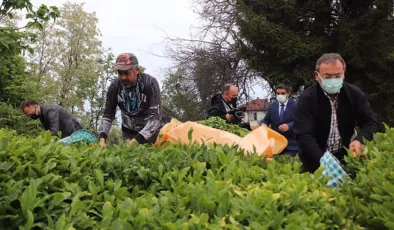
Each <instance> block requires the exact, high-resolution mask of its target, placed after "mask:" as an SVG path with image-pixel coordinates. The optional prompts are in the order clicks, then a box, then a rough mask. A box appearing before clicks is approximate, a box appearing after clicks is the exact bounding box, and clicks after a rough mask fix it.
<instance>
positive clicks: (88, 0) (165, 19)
mask: <svg viewBox="0 0 394 230" xmlns="http://www.w3.org/2000/svg"><path fill="white" fill-rule="evenodd" d="M65 2H67V1H66V0H32V3H33V5H34V6H35V7H38V6H39V5H41V4H46V5H55V6H58V7H60V6H61V5H62V4H63V3H65ZM69 2H76V3H81V2H85V7H84V8H85V11H87V12H93V11H94V12H96V14H97V17H98V19H99V23H98V28H99V30H100V31H101V33H102V37H101V40H102V41H103V46H104V47H105V48H111V49H112V52H113V53H114V54H115V55H117V54H119V53H123V52H132V53H134V54H135V55H136V56H137V58H138V61H139V63H140V65H142V66H144V67H146V69H147V70H146V72H147V73H149V74H151V75H153V76H155V77H156V78H157V79H158V80H159V81H160V82H162V81H163V78H164V73H165V70H166V68H168V67H169V66H171V60H168V59H166V58H163V57H157V56H155V55H153V54H152V53H154V54H158V55H163V54H164V49H165V45H166V44H165V43H164V36H165V33H164V32H163V30H164V31H165V32H166V33H168V34H169V35H171V36H178V37H185V38H186V37H189V34H190V28H191V26H192V25H197V24H198V17H197V15H196V14H195V13H193V9H192V1H191V0H169V1H162V0H113V1H108V0H85V1H83V0H71V1H69Z"/></svg>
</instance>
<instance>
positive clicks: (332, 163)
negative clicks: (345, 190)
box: [320, 151, 350, 188]
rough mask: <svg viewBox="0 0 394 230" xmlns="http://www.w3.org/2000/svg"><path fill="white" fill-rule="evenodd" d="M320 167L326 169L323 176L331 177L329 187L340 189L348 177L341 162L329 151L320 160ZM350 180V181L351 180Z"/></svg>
mask: <svg viewBox="0 0 394 230" xmlns="http://www.w3.org/2000/svg"><path fill="white" fill-rule="evenodd" d="M320 165H321V166H323V167H324V170H323V176H329V177H330V180H329V181H328V182H327V185H328V186H331V187H334V188H338V187H339V185H342V184H343V183H344V182H345V178H346V177H348V175H347V174H346V172H345V171H344V170H343V168H342V167H341V164H340V162H339V160H338V159H337V158H336V157H335V156H333V155H332V154H331V153H330V152H328V151H327V152H325V153H324V155H323V157H322V158H320ZM348 179H349V181H350V178H348Z"/></svg>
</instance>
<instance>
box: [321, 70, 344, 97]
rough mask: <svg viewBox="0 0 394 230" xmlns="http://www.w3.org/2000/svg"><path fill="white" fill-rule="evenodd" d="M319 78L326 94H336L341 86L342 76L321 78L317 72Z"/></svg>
mask: <svg viewBox="0 0 394 230" xmlns="http://www.w3.org/2000/svg"><path fill="white" fill-rule="evenodd" d="M317 75H319V78H320V80H321V87H322V89H323V90H324V91H326V92H327V93H328V94H336V93H338V92H339V90H341V88H342V86H343V77H340V78H322V77H321V76H320V73H317Z"/></svg>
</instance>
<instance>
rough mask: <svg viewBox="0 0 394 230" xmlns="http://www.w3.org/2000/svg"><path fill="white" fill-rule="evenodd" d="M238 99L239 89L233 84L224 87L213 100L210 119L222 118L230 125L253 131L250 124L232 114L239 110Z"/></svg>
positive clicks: (209, 111) (209, 114)
mask: <svg viewBox="0 0 394 230" xmlns="http://www.w3.org/2000/svg"><path fill="white" fill-rule="evenodd" d="M237 99H238V88H237V87H236V86H235V85H233V84H226V85H224V87H223V89H222V92H221V93H218V94H216V95H215V96H214V97H213V98H212V99H211V107H210V108H209V109H208V117H220V118H222V119H224V120H226V121H227V122H228V123H232V124H237V125H239V126H240V127H242V128H246V129H248V130H251V128H250V124H249V123H248V122H245V123H244V122H243V121H242V119H240V118H238V117H237V116H236V115H235V114H232V113H231V112H230V111H234V109H235V108H237Z"/></svg>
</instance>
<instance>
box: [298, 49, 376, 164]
mask: <svg viewBox="0 0 394 230" xmlns="http://www.w3.org/2000/svg"><path fill="white" fill-rule="evenodd" d="M345 71H346V63H345V61H344V60H343V58H342V57H341V56H340V55H339V54H336V53H328V54H324V55H323V56H321V57H320V58H319V59H318V60H317V62H316V66H315V72H314V75H315V79H316V83H315V84H314V85H312V86H310V87H309V88H307V89H306V90H305V91H304V92H303V93H302V94H301V96H300V97H299V99H298V102H297V107H296V109H295V111H294V133H295V135H296V139H297V142H298V146H299V157H300V160H301V161H302V163H303V165H304V168H305V170H307V171H309V172H314V171H315V170H316V169H318V168H319V166H320V158H321V157H322V156H323V155H324V153H325V152H326V151H328V152H330V153H332V154H333V155H334V156H335V157H336V158H337V159H338V160H340V161H342V162H343V159H344V156H345V155H347V152H346V148H347V149H349V150H351V151H353V152H355V153H356V154H362V144H363V141H364V140H371V139H372V138H373V134H374V133H375V132H377V131H378V128H379V125H378V121H377V116H376V114H375V113H374V112H373V110H372V108H371V105H370V104H369V102H368V100H367V97H366V96H365V95H364V93H363V92H362V91H361V90H360V89H359V88H358V87H357V86H355V85H352V84H349V83H346V82H344V81H343V80H344V79H345ZM356 126H358V127H359V128H360V131H359V133H358V135H356V136H355V137H353V134H354V129H355V127H356Z"/></svg>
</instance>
